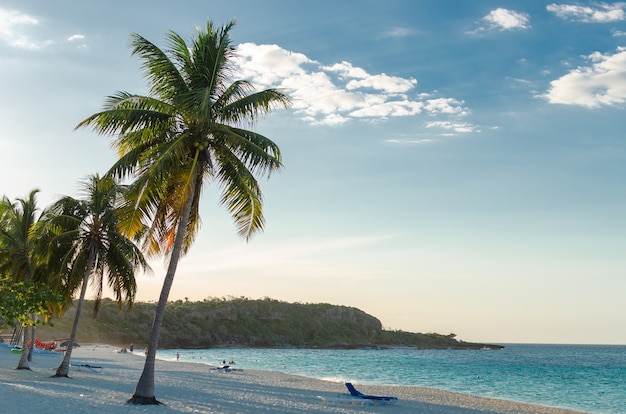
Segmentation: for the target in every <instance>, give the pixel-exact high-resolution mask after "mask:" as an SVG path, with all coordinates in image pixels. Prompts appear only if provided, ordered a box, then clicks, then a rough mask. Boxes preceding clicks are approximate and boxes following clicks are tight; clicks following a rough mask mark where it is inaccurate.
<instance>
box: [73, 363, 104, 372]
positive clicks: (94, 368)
mask: <svg viewBox="0 0 626 414" xmlns="http://www.w3.org/2000/svg"><path fill="white" fill-rule="evenodd" d="M70 367H75V368H76V370H77V371H91V372H102V369H103V368H102V367H101V366H98V365H91V364H80V365H71V364H70Z"/></svg>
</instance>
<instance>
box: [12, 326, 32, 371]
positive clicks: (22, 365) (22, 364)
mask: <svg viewBox="0 0 626 414" xmlns="http://www.w3.org/2000/svg"><path fill="white" fill-rule="evenodd" d="M22 335H23V338H24V339H23V341H22V353H21V354H20V360H19V362H18V363H17V368H15V369H27V370H30V365H28V327H27V326H22Z"/></svg>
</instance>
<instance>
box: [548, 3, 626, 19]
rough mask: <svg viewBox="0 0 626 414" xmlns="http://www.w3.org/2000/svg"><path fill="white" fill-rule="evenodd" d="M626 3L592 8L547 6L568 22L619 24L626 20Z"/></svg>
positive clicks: (599, 4) (599, 5)
mask: <svg viewBox="0 0 626 414" xmlns="http://www.w3.org/2000/svg"><path fill="white" fill-rule="evenodd" d="M625 8H626V3H623V2H619V3H613V4H609V3H595V4H593V5H592V6H581V5H576V4H556V3H552V4H549V5H547V6H546V9H547V10H548V11H549V12H552V13H554V14H556V15H557V16H558V17H560V18H562V19H566V20H573V21H579V22H584V23H610V22H619V21H622V20H624V19H626V14H625V13H624V9H625Z"/></svg>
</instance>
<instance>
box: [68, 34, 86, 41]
mask: <svg viewBox="0 0 626 414" xmlns="http://www.w3.org/2000/svg"><path fill="white" fill-rule="evenodd" d="M84 39H85V36H83V35H81V34H75V35H71V36H70V37H68V38H67V41H68V42H74V41H77V40H84Z"/></svg>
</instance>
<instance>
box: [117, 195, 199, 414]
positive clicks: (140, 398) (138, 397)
mask: <svg viewBox="0 0 626 414" xmlns="http://www.w3.org/2000/svg"><path fill="white" fill-rule="evenodd" d="M192 188H195V187H192ZM192 200H193V194H190V195H189V198H188V199H187V202H186V203H185V207H184V209H183V215H182V217H181V219H180V222H179V223H178V228H177V229H176V237H175V239H174V246H173V247H172V254H171V256H170V262H169V264H168V266H167V273H166V274H165V280H164V281H163V287H162V288H161V295H160V296H159V302H158V303H157V308H156V313H155V315H154V321H153V323H152V330H151V331H150V340H149V342H148V354H147V355H146V362H145V364H144V367H143V372H142V373H141V377H139V382H138V383H137V386H136V387H135V393H134V394H133V396H132V397H131V398H130V399H129V400H128V401H126V402H127V403H129V404H139V405H148V404H152V405H160V404H161V403H160V402H159V401H158V400H157V399H156V397H155V396H154V372H155V361H156V352H157V348H158V346H159V335H160V334H161V324H162V323H163V317H164V316H165V306H166V305H167V298H168V297H169V294H170V289H171V288H172V284H173V283H174V275H175V274H176V267H177V266H178V260H179V259H180V255H181V252H182V247H183V239H184V238H185V231H186V227H187V222H188V221H189V216H190V214H191V204H192Z"/></svg>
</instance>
